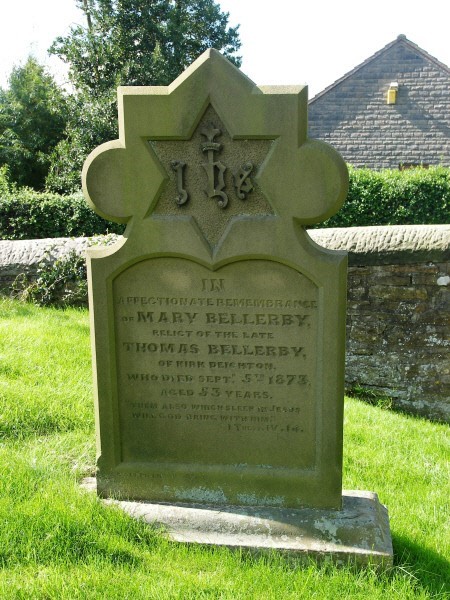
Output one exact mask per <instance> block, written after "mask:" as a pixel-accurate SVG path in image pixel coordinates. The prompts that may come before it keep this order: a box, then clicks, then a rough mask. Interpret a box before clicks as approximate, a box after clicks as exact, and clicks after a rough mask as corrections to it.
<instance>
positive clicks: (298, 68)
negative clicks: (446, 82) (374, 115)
mask: <svg viewBox="0 0 450 600" xmlns="http://www.w3.org/2000/svg"><path fill="white" fill-rule="evenodd" d="M216 1H217V0H216ZM219 4H220V6H221V8H222V10H223V11H225V12H228V13H229V25H231V26H235V25H237V24H240V37H241V42H242V47H241V50H240V54H241V56H242V58H243V62H242V66H241V69H242V71H243V72H244V73H245V74H246V75H247V76H248V77H250V79H252V80H253V81H254V82H255V83H257V84H260V85H270V84H272V85H276V84H280V85H299V84H307V85H308V86H309V96H310V98H312V97H313V96H314V95H315V94H317V93H318V92H320V91H322V90H323V89H324V88H326V87H327V86H329V85H330V84H332V83H333V82H334V81H336V80H337V79H339V78H340V77H342V76H343V75H345V74H346V73H347V72H348V71H350V70H351V69H353V68H354V67H356V66H357V65H359V64H360V63H361V62H363V61H364V60H366V59H367V58H369V57H370V56H372V55H373V54H374V53H375V52H377V51H378V50H380V49H381V48H383V47H384V46H385V45H386V44H388V43H390V42H392V41H393V40H394V39H396V38H397V36H398V35H399V34H404V35H406V37H407V38H408V39H409V40H411V41H412V42H414V43H415V44H417V45H418V46H420V47H421V48H422V49H423V50H425V51H426V52H428V53H429V54H431V55H432V56H434V57H435V58H437V59H438V60H440V61H441V62H443V63H444V64H446V65H447V66H450V36H449V33H448V31H449V17H450V2H448V0H427V1H426V2H423V1H422V0H420V1H419V0H396V1H395V0H377V1H376V2H364V1H362V0H340V1H338V0H303V1H302V0H272V1H270V2H269V1H268V0H219ZM1 17H2V18H1V19H0V87H6V86H7V80H8V75H9V74H10V72H11V69H12V67H13V66H14V65H19V64H22V63H23V62H25V60H26V58H27V56H28V55H29V54H33V55H34V56H35V57H36V58H37V59H38V60H39V61H40V62H41V63H43V64H45V65H46V66H47V68H48V70H49V71H50V72H51V73H52V74H53V75H54V76H55V78H56V79H57V81H58V83H60V84H61V85H63V84H64V83H66V82H67V73H66V70H65V66H64V64H63V63H62V62H61V61H60V60H59V59H57V58H56V57H53V58H49V57H48V54H47V50H48V48H49V46H50V45H51V43H52V41H53V40H54V39H55V38H56V37H57V36H59V35H65V34H67V33H68V31H69V28H70V26H71V25H73V24H74V23H82V24H84V18H83V15H82V14H81V13H80V12H79V11H78V10H77V9H76V3H75V0H15V1H14V0H13V1H12V2H11V1H8V2H7V1H6V0H3V1H2V7H1Z"/></svg>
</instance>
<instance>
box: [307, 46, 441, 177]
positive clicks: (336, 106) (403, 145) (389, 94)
mask: <svg viewBox="0 0 450 600" xmlns="http://www.w3.org/2000/svg"><path fill="white" fill-rule="evenodd" d="M309 137H311V138H316V139H320V140H323V141H326V142H328V143H330V144H331V145H332V146H334V148H336V150H338V151H339V152H340V153H341V154H342V156H343V157H344V159H345V160H346V161H347V162H348V163H349V164H351V165H353V166H355V167H369V168H371V169H382V168H404V167H409V166H413V165H424V166H428V165H444V166H450V69H449V68H448V67H447V66H446V65H444V64H443V63H441V62H439V61H438V60H437V59H436V58H434V57H432V56H430V55H429V54H428V53H427V52H425V51H424V50H422V49H421V48H419V46H417V45H416V44H414V43H413V42H411V41H410V40H408V39H407V38H406V37H405V36H404V35H399V36H398V38H397V39H396V40H394V41H393V42H391V43H390V44H388V45H387V46H385V47H384V48H382V49H381V50H379V51H378V52H377V53H376V54H374V55H373V56H372V57H370V58H368V59H367V60H365V61H364V62H363V63H362V64H360V65H359V66H357V67H355V68H354V69H353V70H352V71H350V72H349V73H347V74H346V75H344V76H343V77H341V78H340V79H339V80H338V81H336V82H335V83H333V84H332V85H330V86H329V87H327V88H326V89H325V90H323V91H322V92H320V93H319V94H317V95H316V96H315V97H314V98H313V99H312V100H311V101H310V103H309Z"/></svg>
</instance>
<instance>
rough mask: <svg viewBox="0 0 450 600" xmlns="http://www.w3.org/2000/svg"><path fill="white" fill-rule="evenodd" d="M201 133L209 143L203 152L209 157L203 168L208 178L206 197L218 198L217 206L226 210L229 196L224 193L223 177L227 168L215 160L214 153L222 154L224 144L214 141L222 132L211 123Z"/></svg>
mask: <svg viewBox="0 0 450 600" xmlns="http://www.w3.org/2000/svg"><path fill="white" fill-rule="evenodd" d="M200 133H201V135H204V136H205V137H206V139H207V141H206V142H205V143H203V144H202V151H203V152H206V154H207V157H208V162H207V163H202V167H203V168H204V169H205V171H206V175H207V178H208V187H207V189H206V195H207V196H208V198H215V197H216V196H218V197H219V198H220V200H219V201H218V202H217V204H218V205H219V206H220V208H225V207H226V205H227V204H228V196H227V195H226V193H225V192H224V191H223V188H224V187H225V181H224V179H223V175H224V173H225V171H226V169H227V168H226V166H225V165H224V164H223V163H221V162H220V161H219V160H214V152H220V150H221V149H222V144H221V143H220V142H216V141H214V140H215V138H216V137H217V136H218V135H220V134H221V133H222V132H221V131H220V129H216V128H215V127H214V125H213V124H212V123H209V124H208V127H206V128H205V129H202V131H200Z"/></svg>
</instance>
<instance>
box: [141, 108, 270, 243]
mask: <svg viewBox="0 0 450 600" xmlns="http://www.w3.org/2000/svg"><path fill="white" fill-rule="evenodd" d="M148 143H149V149H150V152H151V153H152V154H154V155H155V156H154V158H155V159H158V161H159V162H160V163H161V167H162V169H164V171H165V172H166V174H167V177H166V181H165V184H164V186H163V187H162V189H161V195H160V197H159V199H158V202H157V205H156V207H155V210H154V213H153V214H154V215H173V216H176V217H179V216H180V215H183V216H190V217H192V218H193V219H194V220H195V222H196V224H197V226H198V228H199V230H200V231H201V233H202V234H203V236H204V237H205V239H206V240H207V242H208V244H209V245H210V246H216V245H217V244H219V242H220V240H221V238H222V236H223V235H224V233H225V232H226V229H227V227H228V225H229V224H230V222H231V221H232V220H233V219H234V218H236V217H237V216H239V215H246V216H249V217H251V216H255V217H256V216H258V217H259V216H265V215H274V210H273V208H272V207H271V206H270V203H269V201H268V199H267V198H266V196H265V195H264V191H263V190H262V189H261V187H260V183H259V181H260V179H259V176H260V174H261V169H262V168H263V166H264V163H265V160H266V158H267V156H268V154H269V152H270V148H271V145H272V143H273V141H272V140H271V139H260V138H258V139H253V138H243V137H242V136H239V137H232V136H231V135H230V134H229V133H228V131H227V128H226V126H225V124H224V123H223V121H222V120H221V119H220V117H219V116H218V114H217V112H216V111H215V110H214V108H213V107H212V106H211V105H209V106H208V107H207V108H206V110H205V113H204V114H203V116H202V117H201V119H200V121H199V122H198V124H197V126H196V128H195V129H194V131H193V132H192V135H191V137H190V138H189V139H183V140H178V139H158V140H149V141H148ZM210 200H211V201H210Z"/></svg>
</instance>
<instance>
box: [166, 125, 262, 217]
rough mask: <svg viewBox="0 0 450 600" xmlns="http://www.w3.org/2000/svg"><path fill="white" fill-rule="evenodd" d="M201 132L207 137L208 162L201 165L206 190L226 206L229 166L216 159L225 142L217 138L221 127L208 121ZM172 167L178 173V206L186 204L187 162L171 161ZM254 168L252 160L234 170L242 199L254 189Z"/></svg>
mask: <svg viewBox="0 0 450 600" xmlns="http://www.w3.org/2000/svg"><path fill="white" fill-rule="evenodd" d="M200 134H201V135H202V136H204V137H205V138H206V141H205V142H202V144H201V150H202V152H204V153H205V154H206V158H207V162H204V163H201V166H202V167H203V168H204V170H205V172H206V178H207V180H206V189H205V190H204V192H205V194H206V196H207V197H208V198H217V199H218V200H217V204H218V206H219V207H220V208H225V207H226V206H227V205H228V194H227V193H226V191H224V190H225V180H224V174H225V171H226V170H227V166H226V165H224V164H223V163H222V162H221V161H220V160H215V156H214V154H215V153H219V152H220V151H221V150H222V148H223V144H221V143H220V142H218V141H217V140H216V138H217V137H218V136H220V135H221V134H222V131H221V130H220V129H217V128H216V127H215V126H214V125H213V124H212V123H208V125H207V127H205V128H204V129H202V130H201V131H200ZM171 167H172V169H173V170H174V171H175V173H176V182H177V192H178V195H177V197H176V199H175V202H176V204H178V206H182V205H183V204H186V202H188V200H189V192H188V191H187V190H186V189H185V185H184V169H185V167H186V163H185V162H183V161H180V160H174V161H172V162H171ZM252 170H253V164H252V163H251V162H247V163H245V164H244V165H243V166H242V167H241V168H240V169H237V170H236V171H234V172H233V182H234V187H235V190H236V195H237V197H238V198H239V199H240V200H245V199H246V198H247V194H249V193H250V192H251V191H252V190H253V189H254V186H253V182H252V180H251V179H250V173H251V172H252Z"/></svg>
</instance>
